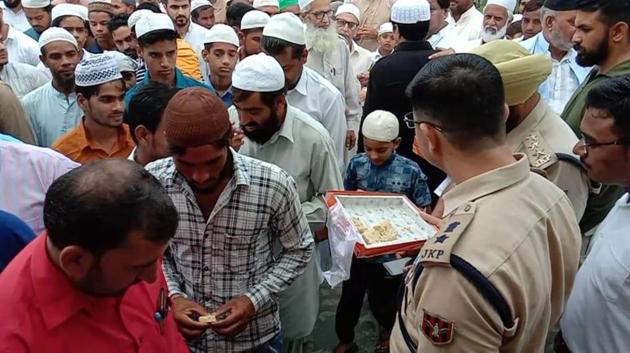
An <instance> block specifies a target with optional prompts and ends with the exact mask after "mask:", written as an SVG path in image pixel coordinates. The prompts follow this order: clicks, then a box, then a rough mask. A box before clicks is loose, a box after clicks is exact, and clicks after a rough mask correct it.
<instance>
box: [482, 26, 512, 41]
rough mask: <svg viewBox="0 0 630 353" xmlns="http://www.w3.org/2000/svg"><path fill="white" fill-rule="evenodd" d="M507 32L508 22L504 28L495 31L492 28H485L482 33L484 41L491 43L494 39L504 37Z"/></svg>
mask: <svg viewBox="0 0 630 353" xmlns="http://www.w3.org/2000/svg"><path fill="white" fill-rule="evenodd" d="M506 32H507V24H506V25H505V26H503V28H501V29H499V30H497V31H494V30H493V29H491V28H484V29H483V32H482V33H481V40H482V41H483V42H484V43H490V42H492V41H494V40H497V39H502V38H504V37H505V33H506Z"/></svg>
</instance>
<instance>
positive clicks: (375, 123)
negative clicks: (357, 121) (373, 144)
mask: <svg viewBox="0 0 630 353" xmlns="http://www.w3.org/2000/svg"><path fill="white" fill-rule="evenodd" d="M361 133H362V134H363V137H365V138H369V139H370V140H374V141H380V142H391V141H394V140H395V139H397V138H398V119H396V116H395V115H394V114H392V113H390V112H387V111H384V110H375V111H373V112H371V113H370V114H368V115H367V116H366V117H365V120H364V121H363V128H362V129H361Z"/></svg>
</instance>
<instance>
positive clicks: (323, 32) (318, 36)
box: [306, 23, 339, 54]
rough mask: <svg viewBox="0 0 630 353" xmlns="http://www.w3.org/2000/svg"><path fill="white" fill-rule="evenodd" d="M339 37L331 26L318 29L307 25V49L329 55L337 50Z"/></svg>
mask: <svg viewBox="0 0 630 353" xmlns="http://www.w3.org/2000/svg"><path fill="white" fill-rule="evenodd" d="M338 41H339V37H338V34H337V30H336V29H335V27H334V26H333V25H332V24H331V25H330V26H328V28H326V29H323V28H318V27H315V26H313V25H312V24H310V23H307V25H306V47H307V48H309V49H313V50H315V51H316V52H319V53H322V54H327V53H330V52H331V51H333V50H335V47H336V46H337V42H338Z"/></svg>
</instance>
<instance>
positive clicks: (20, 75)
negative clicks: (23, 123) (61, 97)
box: [0, 62, 50, 98]
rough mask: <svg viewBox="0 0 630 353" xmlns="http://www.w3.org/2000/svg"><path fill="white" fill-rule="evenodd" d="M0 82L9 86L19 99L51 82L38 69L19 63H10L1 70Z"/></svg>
mask: <svg viewBox="0 0 630 353" xmlns="http://www.w3.org/2000/svg"><path fill="white" fill-rule="evenodd" d="M0 81H3V82H5V83H6V84H8V85H9V86H10V87H11V89H12V90H13V93H15V95H16V96H18V98H22V97H24V96H25V95H26V94H27V93H30V92H32V91H33V90H35V89H37V88H39V87H41V86H43V85H44V84H46V82H48V81H50V80H49V78H48V77H47V76H46V74H45V73H43V72H42V71H40V70H39V69H38V68H36V67H34V66H31V65H28V64H22V63H18V62H9V63H8V64H6V65H5V66H4V67H3V68H2V69H0Z"/></svg>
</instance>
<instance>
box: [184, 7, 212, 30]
mask: <svg viewBox="0 0 630 353" xmlns="http://www.w3.org/2000/svg"><path fill="white" fill-rule="evenodd" d="M190 17H191V18H192V20H193V22H194V23H196V24H198V25H200V26H202V27H204V28H206V29H210V28H212V26H214V24H215V23H216V17H215V15H214V6H213V5H212V3H211V2H210V1H208V0H192V1H191V2H190Z"/></svg>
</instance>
